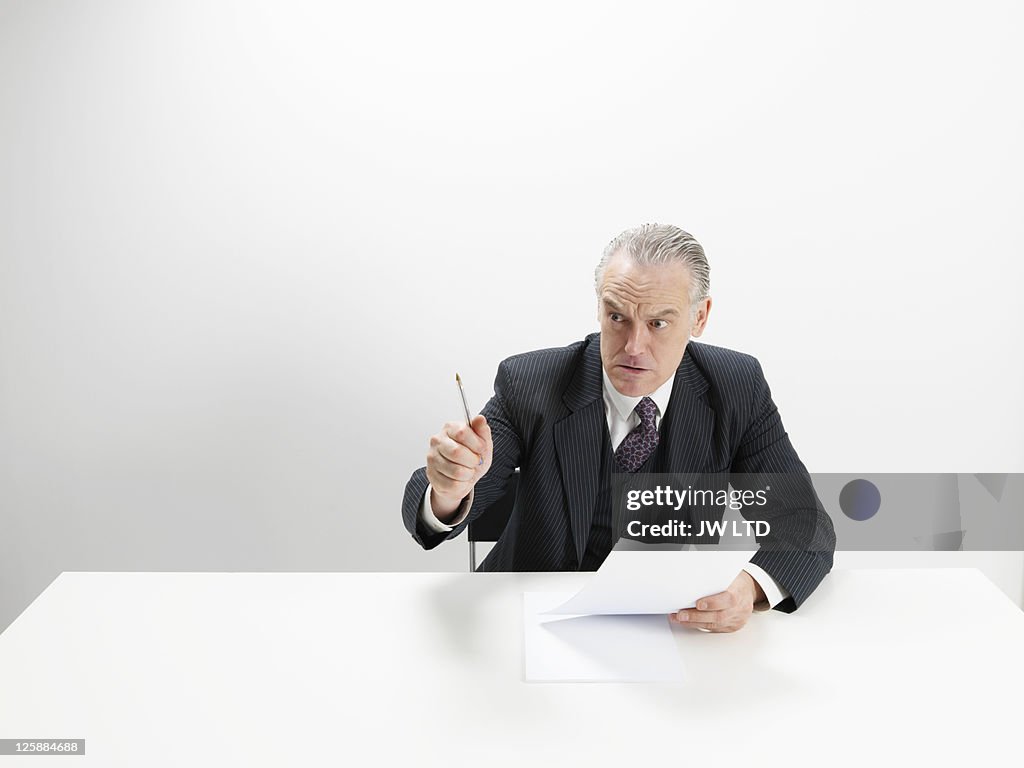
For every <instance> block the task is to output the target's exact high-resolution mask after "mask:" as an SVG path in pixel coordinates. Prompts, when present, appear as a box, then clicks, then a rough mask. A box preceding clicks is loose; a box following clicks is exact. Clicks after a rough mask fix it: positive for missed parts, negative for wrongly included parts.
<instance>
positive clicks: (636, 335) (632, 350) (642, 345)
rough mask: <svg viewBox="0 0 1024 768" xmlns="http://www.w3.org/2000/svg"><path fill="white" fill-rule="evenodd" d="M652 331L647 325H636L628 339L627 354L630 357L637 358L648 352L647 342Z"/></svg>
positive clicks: (631, 329)
mask: <svg viewBox="0 0 1024 768" xmlns="http://www.w3.org/2000/svg"><path fill="white" fill-rule="evenodd" d="M649 334H650V331H649V329H648V328H647V323H634V324H633V327H632V328H630V330H629V335H628V336H627V337H626V346H625V349H624V351H625V353H626V354H627V355H629V356H630V357H636V356H639V355H642V354H644V352H646V351H647V341H648V338H649Z"/></svg>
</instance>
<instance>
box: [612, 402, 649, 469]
mask: <svg viewBox="0 0 1024 768" xmlns="http://www.w3.org/2000/svg"><path fill="white" fill-rule="evenodd" d="M633 410H634V411H636V415H637V416H639V417H640V423H639V424H637V425H636V426H635V427H633V431H632V432H630V433H629V434H628V435H626V439H625V440H623V441H622V442H621V443H619V447H618V448H617V449H616V451H615V463H616V464H617V465H618V467H619V469H620V470H622V471H623V472H636V471H637V470H638V469H640V467H642V466H643V465H644V462H645V461H647V459H649V458H650V457H651V454H652V453H654V449H655V448H657V447H658V429H657V428H656V427H655V426H654V414H655V413H656V412H657V410H658V406H656V405H655V404H654V401H653V400H651V398H649V397H645V398H644V399H643V400H641V401H640V402H639V403H637V404H636V408H634V409H633Z"/></svg>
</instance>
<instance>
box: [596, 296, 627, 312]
mask: <svg viewBox="0 0 1024 768" xmlns="http://www.w3.org/2000/svg"><path fill="white" fill-rule="evenodd" d="M601 301H602V302H603V303H604V305H605V306H606V307H608V308H609V309H611V310H613V311H615V312H621V311H622V307H620V306H619V305H618V304H617V303H615V301H613V300H612V299H609V298H607V297H602V299H601Z"/></svg>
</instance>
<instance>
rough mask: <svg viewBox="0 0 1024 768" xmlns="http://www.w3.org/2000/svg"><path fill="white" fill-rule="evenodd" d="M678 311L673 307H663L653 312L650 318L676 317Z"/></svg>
mask: <svg viewBox="0 0 1024 768" xmlns="http://www.w3.org/2000/svg"><path fill="white" fill-rule="evenodd" d="M678 316H679V310H678V309H676V308H675V307H663V308H662V309H659V310H657V311H655V312H651V317H678Z"/></svg>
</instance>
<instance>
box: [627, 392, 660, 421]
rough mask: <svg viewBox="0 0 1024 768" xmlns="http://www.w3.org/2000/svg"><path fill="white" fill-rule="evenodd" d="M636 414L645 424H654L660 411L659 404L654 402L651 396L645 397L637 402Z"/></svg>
mask: <svg viewBox="0 0 1024 768" xmlns="http://www.w3.org/2000/svg"><path fill="white" fill-rule="evenodd" d="M633 410H635V411H636V415H637V416H639V417H640V423H641V424H643V425H645V426H646V425H648V424H649V425H651V426H654V415H655V414H656V413H657V412H658V406H657V405H655V404H654V401H653V400H651V398H649V397H645V398H643V399H642V400H641V401H640V402H639V403H637V404H636V408H634V409H633Z"/></svg>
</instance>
